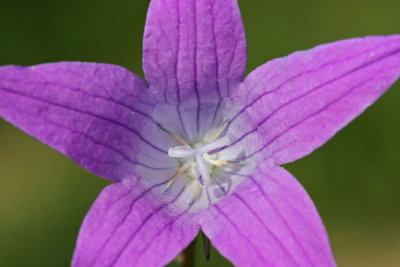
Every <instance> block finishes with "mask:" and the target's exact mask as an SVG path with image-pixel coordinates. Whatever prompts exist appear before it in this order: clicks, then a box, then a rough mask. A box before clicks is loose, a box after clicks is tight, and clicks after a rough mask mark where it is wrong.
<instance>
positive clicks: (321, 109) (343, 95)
mask: <svg viewBox="0 0 400 267" xmlns="http://www.w3.org/2000/svg"><path fill="white" fill-rule="evenodd" d="M399 52H400V50H399ZM378 74H380V73H378ZM369 78H370V79H368V80H366V81H363V82H362V83H359V84H357V85H355V86H353V87H351V88H350V89H349V90H348V91H346V92H344V93H343V94H342V95H340V96H339V97H338V98H335V99H334V100H333V101H331V102H329V103H328V104H326V105H325V106H323V107H322V108H320V109H318V110H317V111H316V112H313V113H312V114H310V115H308V116H307V117H305V118H303V119H301V120H300V121H298V122H296V123H295V124H293V125H291V126H290V127H288V128H287V129H286V130H285V131H283V132H282V133H280V134H278V135H276V136H275V137H274V138H272V139H271V140H270V141H269V142H268V143H266V144H265V145H263V146H262V147H261V148H260V149H258V150H256V151H255V152H253V153H251V154H250V155H248V156H247V157H246V159H249V158H251V157H253V156H254V155H256V154H257V153H259V152H261V151H262V150H264V149H265V148H266V147H268V146H269V145H270V144H272V143H273V142H274V141H276V140H277V139H278V138H280V137H282V136H283V135H284V134H285V133H287V132H288V131H290V130H292V129H294V128H295V127H296V126H298V125H300V124H301V123H303V122H305V121H307V120H309V119H311V118H313V117H315V116H317V115H318V114H320V113H321V112H323V111H325V110H327V109H328V108H329V107H330V106H332V105H334V104H336V103H337V102H339V101H340V100H342V99H343V98H344V97H346V96H347V95H349V94H351V93H352V92H353V91H354V90H355V89H357V88H359V87H361V86H363V85H364V84H366V83H368V82H370V81H371V80H372V79H371V77H369Z"/></svg>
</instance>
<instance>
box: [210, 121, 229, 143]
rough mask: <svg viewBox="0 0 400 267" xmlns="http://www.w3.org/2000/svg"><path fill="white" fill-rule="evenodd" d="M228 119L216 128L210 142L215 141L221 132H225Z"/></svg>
mask: <svg viewBox="0 0 400 267" xmlns="http://www.w3.org/2000/svg"><path fill="white" fill-rule="evenodd" d="M228 121H229V119H225V120H224V121H223V122H222V124H221V125H220V126H219V127H218V129H217V131H216V132H215V134H214V136H213V137H212V138H211V140H210V142H212V141H214V140H216V139H217V138H218V137H219V136H220V135H221V134H222V132H223V131H224V130H225V128H226V125H227V124H228Z"/></svg>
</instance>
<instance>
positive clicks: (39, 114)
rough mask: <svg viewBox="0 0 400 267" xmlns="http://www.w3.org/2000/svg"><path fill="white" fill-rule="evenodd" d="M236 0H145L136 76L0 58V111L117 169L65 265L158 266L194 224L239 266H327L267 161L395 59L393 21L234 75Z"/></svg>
mask: <svg viewBox="0 0 400 267" xmlns="http://www.w3.org/2000/svg"><path fill="white" fill-rule="evenodd" d="M245 62H246V42H245V35H244V30H243V25H242V21H241V17H240V12H239V8H238V5H237V1H236V0H197V1H195V0H187V1H183V0H182V1H179V0H168V1H166V0H153V1H151V4H150V9H149V12H148V18H147V23H146V29H145V35H144V56H143V68H144V71H145V74H146V79H147V83H145V82H143V81H142V80H141V79H140V78H139V77H137V76H136V75H134V74H132V73H131V72H130V71H128V70H126V69H124V68H121V67H118V66H113V65H107V64H98V63H81V62H62V63H52V64H43V65H38V66H32V67H19V66H5V67H1V68H0V115H1V116H2V117H3V118H4V119H6V120H7V121H9V122H11V123H12V124H14V125H16V126H17V127H19V128H21V129H22V130H24V131H26V132H27V133H29V134H31V135H32V136H34V137H36V138H37V139H39V140H40V141H42V142H44V143H46V144H47V145H49V146H51V147H53V148H55V149H57V150H58V151H60V152H61V153H64V154H65V155H68V156H69V157H71V158H72V159H73V160H75V161H76V162H77V163H78V164H80V165H81V166H83V167H84V168H86V169H87V170H89V171H91V172H93V173H95V174H97V175H99V176H102V177H104V178H107V179H110V180H113V181H115V182H116V183H114V184H112V185H110V186H108V187H107V188H106V189H105V190H104V191H103V192H102V193H101V194H100V196H99V197H98V199H97V200H96V202H95V203H94V205H93V206H92V208H91V210H90V211H89V213H88V215H87V216H86V218H85V220H84V222H83V225H82V228H81V231H80V234H79V238H78V242H77V246H76V250H75V254H74V258H73V263H72V265H73V266H77V267H83V266H159V265H163V264H166V263H168V262H169V261H171V260H172V259H173V258H174V257H176V255H177V254H178V253H179V252H180V251H181V250H182V249H183V248H185V247H186V246H187V245H188V244H189V243H190V242H191V241H192V240H193V239H194V238H195V236H196V235H197V233H198V231H199V230H200V229H201V230H202V231H204V233H205V234H206V235H207V236H208V237H209V238H210V240H211V242H212V244H213V245H214V246H215V247H216V248H217V249H218V250H219V251H220V253H221V254H222V255H224V256H225V257H227V258H228V259H229V260H231V261H232V262H233V263H234V264H235V265H239V266H334V265H335V262H334V258H333V255H332V252H331V249H330V246H329V241H328V237H327V234H326V232H325V229H324V226H323V224H322V222H321V219H320V217H319V215H318V213H317V210H316V209H315V207H314V205H313V203H312V201H311V200H310V198H309V197H308V195H307V193H306V192H305V191H304V189H303V188H302V187H301V185H300V184H299V183H298V182H297V181H296V179H295V178H294V177H293V176H292V175H291V174H289V173H288V172H287V171H285V170H284V169H283V168H281V167H279V165H281V164H284V163H288V162H292V161H295V160H297V159H299V158H301V157H304V156H306V155H307V154H309V153H311V152H312V151H313V150H315V149H316V148H318V147H319V146H320V145H322V144H323V143H324V142H326V141H327V140H328V139H329V138H330V137H332V136H333V135H334V134H335V133H336V132H337V131H338V130H340V129H341V128H342V127H343V126H345V125H346V124H347V123H348V122H349V121H350V120H351V119H353V118H354V117H356V116H357V115H358V114H360V113H361V112H362V111H363V110H364V109H365V108H366V107H367V106H368V105H370V104H371V103H373V102H374V101H375V100H376V99H377V98H378V97H379V96H380V95H381V94H383V93H384V92H385V90H386V89H387V88H388V87H389V86H390V85H391V84H392V83H393V82H395V81H396V79H397V78H398V77H399V75H400V35H393V36H384V37H379V36H375V37H365V38H359V39H351V40H345V41H340V42H336V43H331V44H327V45H322V46H319V47H316V48H314V49H311V50H308V51H302V52H297V53H294V54H292V55H290V56H288V57H284V58H280V59H275V60H273V61H270V62H268V63H266V64H264V65H262V66H260V67H259V68H257V69H256V70H254V71H253V72H251V73H250V74H249V75H248V77H247V78H245V79H244V80H243V79H242V77H243V75H244V71H245Z"/></svg>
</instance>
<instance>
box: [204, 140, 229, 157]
mask: <svg viewBox="0 0 400 267" xmlns="http://www.w3.org/2000/svg"><path fill="white" fill-rule="evenodd" d="M229 144H230V140H229V138H228V137H227V136H225V137H222V138H218V139H217V140H215V141H213V142H210V143H208V144H205V145H203V146H201V147H199V148H198V149H197V152H198V153H201V154H203V153H208V152H210V151H213V150H215V149H218V148H222V147H225V146H229Z"/></svg>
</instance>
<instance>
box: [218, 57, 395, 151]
mask: <svg viewBox="0 0 400 267" xmlns="http://www.w3.org/2000/svg"><path fill="white" fill-rule="evenodd" d="M397 53H400V49H396V50H394V51H391V52H388V53H386V54H384V55H382V56H381V57H379V58H376V59H374V60H371V61H368V62H366V63H364V64H362V65H360V66H358V67H356V68H353V69H351V70H350V71H347V72H345V73H344V74H341V75H339V76H338V77H335V78H333V79H330V80H329V81H326V82H324V83H322V84H320V85H318V86H316V87H314V88H312V89H311V90H309V91H307V92H305V93H304V94H301V95H299V96H297V97H295V98H293V99H291V100H290V101H288V102H286V103H285V104H283V105H281V106H279V107H278V108H277V109H275V110H274V111H272V112H271V113H270V114H269V115H268V116H267V117H265V118H264V119H263V120H262V121H261V122H260V123H258V124H257V127H255V128H254V129H253V130H251V131H249V132H247V133H245V134H243V135H242V136H241V137H240V138H238V139H236V140H235V141H234V142H233V143H232V144H231V146H230V147H232V146H234V145H235V144H237V143H238V142H240V141H241V140H242V139H243V138H245V137H246V136H248V135H249V134H252V133H254V132H255V131H257V129H258V128H259V127H260V126H261V125H262V124H264V123H265V122H267V121H268V120H269V119H270V118H272V117H273V116H274V115H275V114H277V112H278V111H280V110H281V109H283V108H284V107H286V106H288V105H290V104H292V103H294V102H295V101H297V100H299V99H301V98H304V97H305V96H308V95H310V94H312V93H314V92H315V91H317V90H319V89H321V88H324V87H325V86H327V85H330V84H332V83H334V82H336V81H338V80H340V79H342V78H343V77H346V76H348V75H350V74H353V73H354V72H357V71H359V70H361V69H363V68H366V67H369V66H371V65H373V64H375V63H377V62H379V61H381V60H384V59H386V58H387V57H390V56H393V55H395V54H397ZM353 89H354V87H352V88H351V90H350V91H352V90H353ZM346 93H348V92H346ZM222 150H223V149H222Z"/></svg>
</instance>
